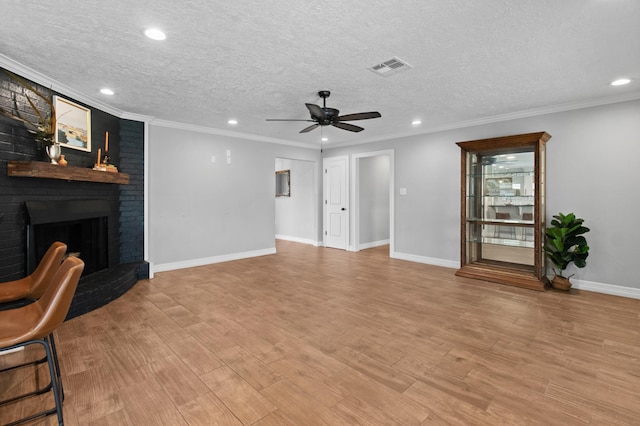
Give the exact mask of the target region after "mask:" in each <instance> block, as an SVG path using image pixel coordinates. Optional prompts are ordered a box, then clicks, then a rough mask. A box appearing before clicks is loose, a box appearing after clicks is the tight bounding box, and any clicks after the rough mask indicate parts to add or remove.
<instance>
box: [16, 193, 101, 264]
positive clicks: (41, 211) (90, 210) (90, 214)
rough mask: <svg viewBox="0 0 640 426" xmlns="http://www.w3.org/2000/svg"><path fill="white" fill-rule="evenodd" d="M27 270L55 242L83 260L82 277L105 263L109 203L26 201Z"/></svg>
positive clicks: (97, 201) (94, 201) (89, 201)
mask: <svg viewBox="0 0 640 426" xmlns="http://www.w3.org/2000/svg"><path fill="white" fill-rule="evenodd" d="M25 207H26V212H27V232H26V234H27V235H26V239H27V241H26V248H27V253H26V257H27V273H28V274H30V273H32V272H33V270H34V269H35V268H36V266H37V265H38V263H39V262H40V260H41V259H42V256H44V253H45V252H46V251H47V249H48V248H49V246H50V245H51V244H53V243H54V242H55V241H61V242H63V243H65V244H66V245H67V253H68V254H74V255H76V256H78V257H79V258H80V259H82V260H83V261H84V263H85V267H84V271H83V273H82V275H83V276H85V275H89V274H92V273H94V272H97V271H100V270H102V269H106V268H108V266H109V238H108V226H109V223H108V222H109V202H108V201H107V200H83V201H27V202H25Z"/></svg>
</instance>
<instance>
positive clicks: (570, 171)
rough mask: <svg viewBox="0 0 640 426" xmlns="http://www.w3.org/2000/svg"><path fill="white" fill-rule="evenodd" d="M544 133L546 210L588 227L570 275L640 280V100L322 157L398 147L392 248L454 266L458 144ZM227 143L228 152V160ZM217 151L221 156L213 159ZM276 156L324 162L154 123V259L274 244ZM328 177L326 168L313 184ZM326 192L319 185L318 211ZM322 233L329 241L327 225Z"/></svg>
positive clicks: (638, 285) (633, 284)
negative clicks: (583, 259)
mask: <svg viewBox="0 0 640 426" xmlns="http://www.w3.org/2000/svg"><path fill="white" fill-rule="evenodd" d="M537 131H547V132H548V133H550V134H551V135H552V138H551V140H550V141H549V143H548V147H547V184H548V185H547V214H548V216H549V217H550V216H551V215H552V214H554V213H556V212H559V211H562V212H564V213H567V212H574V213H576V214H577V215H578V216H580V217H583V218H584V219H585V220H586V225H587V226H589V227H590V228H591V232H590V233H589V234H587V239H588V241H589V245H590V246H591V254H590V257H589V260H588V264H587V267H586V268H584V269H574V270H571V271H570V273H573V272H575V273H576V276H575V278H576V279H577V280H579V281H581V282H586V283H600V284H603V285H607V284H610V285H614V286H623V287H628V288H630V289H636V290H640V280H638V278H637V274H636V273H635V267H634V266H635V262H636V260H637V253H638V250H637V247H636V241H638V240H639V239H640V230H639V229H640V228H638V227H637V226H635V223H636V216H637V212H638V211H639V210H640V196H639V195H638V189H637V186H638V182H640V168H639V167H638V166H637V162H638V158H640V101H629V102H621V103H617V104H611V105H605V106H599V107H593V108H585V109H581V110H574V111H567V112H559V113H554V114H547V115H541V116H537V117H530V118H523V119H516V120H510V121H503V122H498V123H492V124H486V125H481V126H473V127H466V128H461V129H456V130H450V131H443V132H438V133H430V134H424V135H416V136H410V137H404V138H398V139H394V140H389V141H381V142H375V143H370V144H364V145H357V146H351V147H343V148H335V149H325V153H324V156H325V157H331V156H337V155H348V154H356V153H363V152H372V151H378V150H386V149H394V150H395V194H396V196H395V255H402V256H404V257H405V258H410V257H414V258H416V259H422V260H427V261H428V262H430V263H437V262H440V263H444V264H449V265H450V266H452V267H454V266H455V265H456V264H457V262H459V250H460V247H459V240H460V237H459V214H460V213H459V210H460V204H459V194H460V191H459V189H460V188H459V187H460V171H459V168H460V151H459V148H458V146H457V145H456V144H455V142H458V141H465V140H473V139H481V138H488V137H495V136H503V135H512V134H519V133H529V132H537ZM226 149H230V150H231V151H232V164H230V165H228V164H226V163H225V150H226ZM211 155H216V156H217V163H215V164H212V163H211V162H210V157H211ZM276 157H280V158H295V159H300V160H305V161H316V162H318V163H319V161H320V153H319V151H318V150H310V149H302V148H294V147H289V146H284V145H276V144H269V143H264V142H254V141H247V140H241V139H234V138H230V137H226V136H218V135H212V134H204V133H198V132H193V131H185V130H177V129H170V128H165V127H159V126H153V125H151V126H150V138H149V194H148V196H149V206H150V208H149V226H150V232H149V234H150V236H149V245H150V247H149V253H150V260H151V261H152V262H153V263H155V264H158V263H173V262H179V261H188V260H191V259H199V258H208V257H211V256H220V255H226V254H233V253H240V252H251V251H255V250H262V249H268V248H273V247H274V235H275V232H276V231H275V205H274V203H275V197H274V196H273V194H274V190H275V182H274V179H273V172H274V161H275V158H276ZM318 169H321V168H320V167H318ZM321 177H322V176H321V170H319V171H318V175H317V176H316V182H317V185H321V183H322V179H321ZM399 188H406V189H407V195H399V192H398V190H399ZM292 190H293V191H296V189H295V183H294V184H293V188H292ZM321 194H322V191H321V189H320V188H318V195H317V197H318V198H317V199H318V204H317V205H318V211H317V218H318V221H321V220H322V210H321V206H322V204H321V202H320V201H321V200H320V197H321ZM318 230H322V225H321V223H318ZM317 240H318V241H322V236H321V232H320V231H319V234H318V235H317ZM392 255H394V253H392ZM634 294H640V293H638V292H637V291H636V293H634Z"/></svg>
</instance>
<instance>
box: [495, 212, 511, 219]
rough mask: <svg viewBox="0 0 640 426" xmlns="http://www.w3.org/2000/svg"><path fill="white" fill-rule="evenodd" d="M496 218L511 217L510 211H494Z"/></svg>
mask: <svg viewBox="0 0 640 426" xmlns="http://www.w3.org/2000/svg"><path fill="white" fill-rule="evenodd" d="M496 219H511V214H510V213H508V212H507V213H500V212H498V213H496Z"/></svg>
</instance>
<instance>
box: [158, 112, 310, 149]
mask: <svg viewBox="0 0 640 426" xmlns="http://www.w3.org/2000/svg"><path fill="white" fill-rule="evenodd" d="M149 124H151V125H152V126H159V127H167V128H170V129H178V130H186V131H192V132H197V133H206V134H210V135H218V136H227V137H231V138H237V139H244V140H252V141H258V142H267V143H275V144H279V145H290V146H296V147H300V148H315V146H313V145H311V144H308V143H302V142H295V141H290V140H288V139H278V138H270V137H267V136H259V135H254V134H251V133H241V132H234V131H231V130H222V129H216V128H213V127H206V126H198V125H195V124H186V123H180V122H176V121H169V120H160V119H157V120H152V121H151V122H150V123H149Z"/></svg>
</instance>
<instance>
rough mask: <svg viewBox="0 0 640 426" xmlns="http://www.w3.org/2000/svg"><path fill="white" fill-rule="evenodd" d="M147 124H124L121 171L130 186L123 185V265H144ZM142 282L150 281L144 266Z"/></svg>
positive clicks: (135, 122) (141, 273)
mask: <svg viewBox="0 0 640 426" xmlns="http://www.w3.org/2000/svg"><path fill="white" fill-rule="evenodd" d="M143 142H144V124H143V123H141V122H139V121H131V120H121V121H120V168H121V169H122V170H127V173H129V185H120V263H130V262H143V261H144V143H143ZM138 276H139V277H140V278H148V277H149V267H148V265H147V264H146V263H142V264H141V267H140V269H139V271H138Z"/></svg>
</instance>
